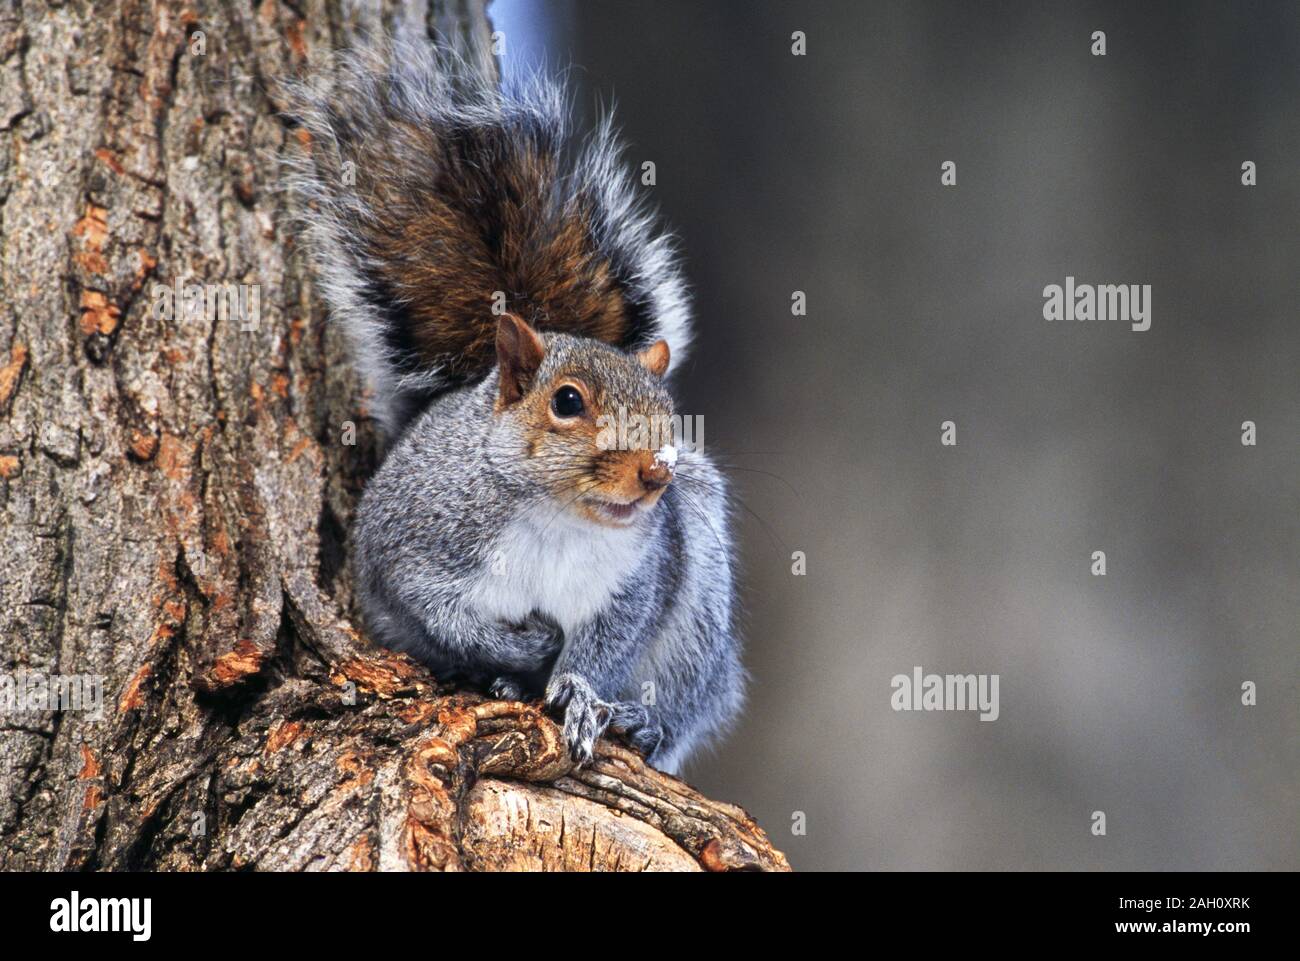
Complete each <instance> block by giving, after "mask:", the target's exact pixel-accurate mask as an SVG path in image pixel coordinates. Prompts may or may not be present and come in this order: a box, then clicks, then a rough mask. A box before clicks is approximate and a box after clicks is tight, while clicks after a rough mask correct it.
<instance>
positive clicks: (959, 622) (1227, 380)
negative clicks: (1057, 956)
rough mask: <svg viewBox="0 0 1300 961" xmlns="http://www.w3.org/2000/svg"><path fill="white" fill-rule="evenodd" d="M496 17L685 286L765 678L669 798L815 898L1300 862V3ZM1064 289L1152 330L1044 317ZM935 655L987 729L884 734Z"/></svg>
mask: <svg viewBox="0 0 1300 961" xmlns="http://www.w3.org/2000/svg"><path fill="white" fill-rule="evenodd" d="M491 13H492V14H493V16H494V18H495V20H496V23H497V27H498V28H499V29H504V30H505V31H506V33H507V43H508V46H507V66H508V69H511V70H515V69H519V68H521V67H523V66H526V65H527V64H528V63H530V62H534V61H539V60H542V59H545V60H547V61H548V62H549V63H551V64H552V65H561V66H567V65H569V64H572V65H573V67H572V71H571V75H572V80H573V82H574V84H575V86H576V88H577V103H578V106H579V108H580V110H581V111H582V112H584V113H585V114H586V115H587V116H588V117H590V116H592V115H594V113H595V112H596V107H597V104H598V102H608V101H609V100H610V98H611V97H612V98H614V99H615V100H616V101H617V106H618V117H619V119H620V122H621V124H622V126H623V128H624V130H625V132H626V135H627V137H628V139H629V140H630V142H631V145H632V146H631V149H630V151H629V153H628V162H629V163H630V164H632V165H634V166H637V167H639V165H640V163H641V162H642V161H643V160H653V161H654V162H655V164H656V165H657V172H658V185H657V186H655V187H653V188H648V189H652V190H653V196H654V199H655V200H656V201H657V202H658V204H659V205H660V207H661V209H662V210H663V213H664V215H665V217H666V220H667V221H668V222H669V223H670V224H671V226H672V227H673V228H674V229H675V231H676V232H677V233H678V234H679V236H680V238H681V243H682V249H683V252H684V255H685V260H686V269H687V272H688V275H689V278H690V281H691V283H692V285H693V288H694V290H695V308H696V315H697V323H698V330H699V337H698V343H697V346H696V347H695V349H694V352H693V355H692V358H691V361H690V363H689V365H688V366H687V367H686V368H685V369H684V371H683V372H682V375H681V377H680V378H679V381H678V400H679V407H680V409H681V410H682V411H683V412H685V413H691V414H701V415H703V416H704V422H705V443H706V447H707V448H708V449H709V450H710V452H711V453H713V454H714V455H715V456H718V457H720V458H722V459H723V460H724V461H725V462H726V463H728V464H730V465H732V467H733V471H732V476H733V480H734V484H735V488H736V490H737V492H738V494H739V496H740V498H741V499H742V500H743V502H744V504H745V505H746V506H745V507H744V508H741V510H740V514H739V518H738V530H739V537H740V543H741V546H742V553H741V558H740V562H741V565H742V569H743V585H744V606H745V609H746V636H747V661H748V664H749V667H750V669H751V671H752V673H753V686H752V689H751V696H750V702H749V707H748V710H747V713H746V715H745V718H744V720H743V722H742V723H741V724H740V726H739V728H738V729H737V731H736V733H735V734H734V735H733V736H732V737H731V738H730V739H729V740H727V741H726V742H725V743H723V744H722V745H720V747H719V748H718V749H717V751H716V752H715V754H714V755H713V756H712V757H709V758H705V759H701V760H699V761H698V762H697V763H695V764H694V765H693V766H692V767H691V769H690V770H688V771H687V776H688V778H689V779H690V780H691V781H692V782H693V783H695V784H696V785H697V786H699V787H700V788H701V789H703V790H705V791H706V792H708V793H710V794H713V795H715V796H718V797H723V798H727V799H730V800H734V801H736V802H738V803H740V804H742V805H743V806H745V807H746V808H747V809H748V810H749V811H750V812H751V813H753V814H754V815H755V816H756V817H757V818H758V820H759V822H760V823H761V824H762V825H763V826H764V827H765V828H766V829H767V830H768V831H769V832H770V833H771V834H772V836H773V839H774V841H775V842H776V843H777V844H778V846H780V847H782V848H783V849H784V850H785V851H786V852H787V853H788V854H789V856H790V859H791V862H792V863H793V864H794V866H795V867H796V868H801V869H1068V870H1075V869H1079V870H1095V869H1139V870H1156V869H1192V870H1197V869H1233V870H1251V869H1284V868H1285V869H1291V870H1295V869H1297V868H1300V840H1298V838H1297V826H1298V825H1300V776H1298V773H1297V772H1298V771H1300V752H1298V750H1297V746H1298V743H1300V740H1298V738H1297V733H1298V732H1300V706H1298V705H1300V700H1298V698H1297V694H1298V693H1300V692H1298V691H1297V669H1298V668H1300V656H1298V650H1300V643H1298V641H1300V637H1298V628H1300V576H1298V573H1297V572H1298V565H1297V557H1298V553H1300V550H1298V549H1300V521H1298V517H1300V513H1298V509H1300V484H1298V482H1297V476H1298V473H1297V467H1298V466H1300V459H1298V458H1297V442H1296V439H1297V427H1298V426H1300V424H1298V420H1300V404H1298V403H1297V402H1298V401H1300V377H1298V376H1297V370H1298V363H1297V362H1298V361H1300V324H1298V323H1297V322H1298V321H1300V316H1298V314H1300V309H1298V307H1297V304H1298V303H1300V296H1298V295H1300V164H1298V160H1300V109H1297V108H1298V105H1300V6H1298V5H1297V4H1295V3H1290V2H1277V3H1266V4H1248V3H1232V4H1224V3H1214V4H1192V3H1143V4H1132V3H1128V4H1120V3H1117V4H1113V5H1087V4H1074V5H1070V6H1069V7H1066V6H1064V5H1055V4H1053V5H1050V6H1049V5H1044V4H1038V3H1021V4H1010V5H993V4H978V5H976V4H967V3H917V2H897V3H863V2H843V3H825V4H820V3H819V4H793V3H777V2H768V3H743V4H742V3H707V4H705V3H698V2H695V3H692V2H684V0H677V2H666V0H656V2H653V3H652V2H622V3H599V4H597V3H556V4H550V5H548V4H537V3H527V4H525V3H521V2H518V0H497V2H496V3H494V5H493V7H492V8H491ZM794 30H802V31H805V33H806V34H807V38H808V40H807V43H808V53H807V56H804V57H795V56H792V55H791V52H790V46H791V40H790V35H791V33H792V31H794ZM1094 30H1104V31H1105V33H1106V38H1107V55H1106V56H1105V57H1094V56H1092V55H1091V53H1090V46H1091V34H1092V32H1093V31H1094ZM946 160H952V161H954V162H955V163H956V164H957V177H958V183H957V186H956V187H943V186H941V185H940V165H941V164H942V163H943V162H944V161H946ZM1245 160H1251V161H1254V162H1255V163H1256V164H1257V167H1258V180H1259V184H1258V186H1255V187H1244V186H1242V184H1241V164H1242V162H1243V161H1245ZM1067 275H1072V276H1074V277H1075V278H1076V279H1077V280H1078V281H1079V282H1080V283H1084V282H1087V283H1094V284H1102V283H1116V284H1120V283H1123V284H1151V285H1152V287H1153V293H1152V304H1153V311H1152V325H1151V329H1150V330H1149V331H1147V332H1144V333H1135V332H1132V331H1131V330H1130V329H1129V327H1128V324H1127V323H1124V322H1122V321H1114V320H1112V321H1095V320H1094V321H1084V322H1076V321H1056V322H1048V321H1045V320H1044V319H1043V316H1042V309H1043V296H1042V291H1043V288H1044V287H1045V286H1046V285H1048V284H1053V283H1055V284H1064V282H1065V278H1066V276H1067ZM795 290H802V291H805V292H806V293H807V297H808V315H807V316H805V317H794V316H791V312H790V302H791V292H792V291H795ZM945 420H953V421H955V422H956V424H957V431H958V434H957V436H958V445H957V446H956V447H955V448H950V447H943V446H941V445H940V443H939V434H940V424H941V422H942V421H945ZM1244 420H1253V421H1255V422H1256V423H1257V425H1258V446H1256V447H1244V446H1242V444H1241V439H1240V438H1241V423H1242V421H1244ZM794 550H802V551H805V552H806V554H807V558H808V562H807V565H808V566H807V575H806V576H804V577H795V576H792V574H791V569H790V565H791V562H790V554H791V552H792V551H794ZM1094 550H1104V551H1105V552H1106V555H1107V569H1108V573H1107V576H1105V577H1094V576H1092V575H1091V573H1090V570H1089V569H1090V563H1091V553H1092V552H1093V551H1094ZM915 665H920V666H922V667H923V668H924V669H925V670H926V671H927V672H936V673H985V674H998V675H1000V678H1001V681H1000V708H1001V717H1000V718H999V719H998V720H997V721H996V722H993V723H984V722H980V721H979V720H978V719H977V717H976V716H975V715H974V714H962V713H910V714H909V713H896V712H894V711H893V710H891V708H890V694H891V688H890V679H891V678H892V677H893V676H894V675H895V674H899V673H910V672H911V670H912V668H913V667H914V666H915ZM1247 680H1250V681H1254V682H1255V683H1256V684H1257V685H1258V705H1257V706H1255V707H1245V706H1243V705H1242V704H1241V684H1242V682H1243V681H1247ZM1095 810H1101V811H1104V812H1105V813H1106V819H1107V835H1106V837H1101V838H1099V837H1094V836H1093V835H1092V834H1091V833H1090V826H1091V820H1090V816H1091V814H1092V812H1093V811H1095ZM797 811H798V812H804V814H805V815H806V819H807V833H806V834H805V835H802V836H800V835H794V834H792V833H791V829H790V826H791V824H792V816H793V813H794V812H797Z"/></svg>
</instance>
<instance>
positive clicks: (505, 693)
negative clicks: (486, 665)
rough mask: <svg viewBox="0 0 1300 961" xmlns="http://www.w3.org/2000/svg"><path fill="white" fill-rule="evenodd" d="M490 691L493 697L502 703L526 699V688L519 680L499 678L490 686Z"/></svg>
mask: <svg viewBox="0 0 1300 961" xmlns="http://www.w3.org/2000/svg"><path fill="white" fill-rule="evenodd" d="M488 690H489V691H491V692H492V696H493V697H495V698H497V699H499V700H502V701H522V700H523V699H524V686H523V684H522V683H520V681H519V679H518V678H514V677H506V676H502V677H498V678H497V679H496V680H494V681H493V682H492V683H491V684H489V685H488Z"/></svg>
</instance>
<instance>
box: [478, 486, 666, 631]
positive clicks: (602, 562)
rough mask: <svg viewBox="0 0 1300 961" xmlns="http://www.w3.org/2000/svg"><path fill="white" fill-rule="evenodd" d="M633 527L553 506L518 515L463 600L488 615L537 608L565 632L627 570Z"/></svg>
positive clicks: (635, 546) (510, 617)
mask: <svg viewBox="0 0 1300 961" xmlns="http://www.w3.org/2000/svg"><path fill="white" fill-rule="evenodd" d="M636 526H638V525H634V526H633V527H631V528H608V527H601V526H598V525H596V524H593V523H591V522H590V521H586V520H583V519H581V518H578V517H574V516H571V515H568V514H567V513H566V514H562V515H561V516H558V517H557V516H556V514H555V510H554V508H549V509H545V510H538V511H535V512H533V513H531V514H526V515H524V516H521V517H519V518H518V519H516V520H515V521H513V522H512V523H511V524H510V525H509V526H508V527H507V528H506V529H505V530H504V531H503V532H502V533H501V535H500V536H499V537H498V538H497V542H496V543H495V544H494V545H493V549H492V551H491V552H490V554H489V559H488V564H487V567H486V568H485V569H484V570H483V572H482V573H481V574H480V575H479V577H478V579H477V581H476V582H475V583H474V585H473V586H472V587H471V588H470V590H469V592H468V594H467V595H466V598H465V600H466V602H467V603H468V604H469V605H470V606H471V607H473V608H474V609H475V611H476V612H477V613H478V614H479V615H480V616H481V617H483V618H485V619H488V620H504V621H511V622H518V621H522V620H524V618H526V617H527V616H528V615H529V614H531V613H532V612H533V611H538V612H540V613H542V614H544V615H546V616H547V617H549V618H550V619H551V620H553V621H555V623H557V624H558V625H559V626H560V628H561V629H562V630H563V631H564V632H565V633H566V634H568V633H571V632H572V631H574V630H575V629H576V628H578V627H580V626H581V625H583V624H585V623H587V622H588V621H590V620H591V619H592V618H593V617H594V616H595V615H596V613H597V612H598V611H600V610H601V608H603V607H604V606H605V604H606V602H607V601H608V600H609V598H610V596H611V595H612V594H613V593H614V592H615V591H616V590H617V589H618V588H619V586H620V584H622V583H623V582H624V581H625V579H626V578H627V577H628V576H629V575H630V574H631V573H632V571H633V569H634V568H635V566H636V562H637V559H638V557H639V552H640V547H641V543H640V542H641V538H642V536H643V535H642V533H641V532H640V531H638V530H637V529H636Z"/></svg>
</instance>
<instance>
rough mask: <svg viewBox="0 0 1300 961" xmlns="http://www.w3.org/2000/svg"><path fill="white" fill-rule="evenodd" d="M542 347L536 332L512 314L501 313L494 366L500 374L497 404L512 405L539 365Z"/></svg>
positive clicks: (525, 388) (543, 349) (529, 383)
mask: <svg viewBox="0 0 1300 961" xmlns="http://www.w3.org/2000/svg"><path fill="white" fill-rule="evenodd" d="M545 356H546V344H544V343H543V342H542V338H541V336H540V335H538V333H537V331H535V330H533V328H531V327H529V326H528V325H527V324H526V323H524V322H523V321H522V320H520V319H519V318H518V317H516V316H515V315H514V314H502V315H501V320H500V321H499V322H498V323H497V366H498V367H499V368H500V371H501V403H502V405H509V404H513V403H515V402H516V401H517V400H519V399H520V398H521V397H523V396H524V394H526V393H528V388H529V386H530V385H531V384H532V382H533V375H535V374H536V373H537V368H539V367H541V366H542V358H543V357H545Z"/></svg>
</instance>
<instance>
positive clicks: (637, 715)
mask: <svg viewBox="0 0 1300 961" xmlns="http://www.w3.org/2000/svg"><path fill="white" fill-rule="evenodd" d="M609 726H610V728H611V730H614V731H617V732H618V733H620V734H622V735H623V736H624V737H625V738H627V740H628V743H629V744H631V745H632V746H633V747H634V748H636V749H637V750H638V751H640V752H641V753H642V754H644V755H645V756H646V757H647V758H649V757H650V756H651V755H652V754H654V752H655V751H657V750H658V749H659V744H660V742H662V741H663V739H664V729H663V728H662V727H661V726H660V724H659V722H658V721H656V720H655V719H654V717H653V716H652V715H651V714H650V712H649V711H648V710H646V708H644V707H642V706H641V705H640V704H635V703H632V702H630V701H621V702H619V703H617V704H613V705H611V711H610V719H609Z"/></svg>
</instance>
